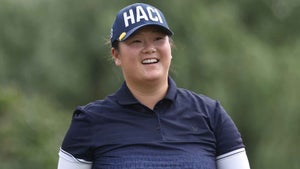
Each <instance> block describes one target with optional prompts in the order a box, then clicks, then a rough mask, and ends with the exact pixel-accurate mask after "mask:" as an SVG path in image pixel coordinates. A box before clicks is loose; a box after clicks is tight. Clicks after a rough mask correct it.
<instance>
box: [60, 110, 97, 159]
mask: <svg viewBox="0 0 300 169" xmlns="http://www.w3.org/2000/svg"><path fill="white" fill-rule="evenodd" d="M91 127H92V125H91V118H90V117H89V116H88V113H87V112H85V111H84V110H83V109H82V108H80V107H79V108H77V109H76V110H75V111H74V113H73V118H72V122H71V125H70V127H69V129H68V131H67V133H66V135H65V138H64V140H63V143H62V147H61V149H62V150H63V151H65V152H67V153H69V154H70V155H72V156H73V157H75V158H76V159H80V160H85V161H92V159H93V157H92V148H91V147H92V145H91V140H92V131H93V130H92V129H91Z"/></svg>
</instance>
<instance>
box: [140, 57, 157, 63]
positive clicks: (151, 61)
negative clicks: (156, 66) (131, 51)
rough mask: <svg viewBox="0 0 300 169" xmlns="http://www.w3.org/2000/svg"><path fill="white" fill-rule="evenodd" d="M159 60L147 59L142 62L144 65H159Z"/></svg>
mask: <svg viewBox="0 0 300 169" xmlns="http://www.w3.org/2000/svg"><path fill="white" fill-rule="evenodd" d="M158 61H159V60H158V59H153V58H152V59H145V60H143V61H142V64H153V63H157V62H158Z"/></svg>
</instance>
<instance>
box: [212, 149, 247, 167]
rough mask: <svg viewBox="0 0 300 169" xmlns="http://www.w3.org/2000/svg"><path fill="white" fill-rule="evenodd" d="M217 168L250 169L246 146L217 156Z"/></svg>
mask: <svg viewBox="0 0 300 169" xmlns="http://www.w3.org/2000/svg"><path fill="white" fill-rule="evenodd" d="M216 161H217V169H250V165H249V161H248V157H247V154H246V150H245V148H240V149H237V150H234V151H231V152H229V153H225V154H222V155H220V156H218V157H217V158H216Z"/></svg>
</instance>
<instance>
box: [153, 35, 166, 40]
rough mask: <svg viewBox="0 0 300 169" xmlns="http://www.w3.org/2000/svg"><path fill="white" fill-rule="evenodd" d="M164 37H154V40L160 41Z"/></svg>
mask: <svg viewBox="0 0 300 169" xmlns="http://www.w3.org/2000/svg"><path fill="white" fill-rule="evenodd" d="M163 38H164V37H162V36H158V37H156V38H155V40H161V39H163Z"/></svg>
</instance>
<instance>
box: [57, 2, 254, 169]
mask: <svg viewBox="0 0 300 169" xmlns="http://www.w3.org/2000/svg"><path fill="white" fill-rule="evenodd" d="M111 33H112V34H111V44H112V48H111V53H112V57H113V59H114V62H115V64H116V66H118V67H120V68H121V69H122V73H123V76H124V79H125V82H124V83H123V85H122V86H121V87H120V89H119V90H118V91H116V92H115V93H113V94H112V95H110V96H107V97H106V98H105V99H103V100H97V101H94V102H91V103H89V104H87V105H85V106H80V107H78V108H77V109H76V110H75V111H74V115H73V120H72V123H71V126H70V128H69V130H68V132H67V134H66V136H65V139H64V141H63V144H62V147H61V149H60V152H59V156H60V158H59V163H58V169H91V168H93V169H100V168H102V169H113V168H118V169H137V168H143V169H152V168H156V169H169V168H172V169H249V168H250V167H249V163H248V159H247V155H246V151H245V146H244V144H243V141H242V138H241V136H240V133H239V131H238V129H237V127H236V126H235V124H234V122H233V121H232V120H231V118H230V117H229V115H228V114H227V113H226V111H225V110H224V109H223V107H222V106H221V104H220V103H219V102H218V101H216V100H213V99H211V98H209V97H207V96H204V95H201V94H196V93H194V92H192V91H189V90H186V89H182V88H177V87H176V84H175V82H174V81H173V80H172V78H171V77H170V76H169V69H170V65H171V60H172V52H171V46H172V41H171V39H170V37H171V36H172V35H173V33H172V31H171V30H170V28H169V27H168V25H167V22H166V20H165V17H164V15H163V14H162V13H161V11H160V10H158V9H157V8H155V7H153V6H151V5H148V4H142V3H137V4H132V5H130V6H127V7H125V8H123V9H122V10H121V11H119V13H118V14H117V17H116V20H115V22H114V24H113V26H112V32H111Z"/></svg>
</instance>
